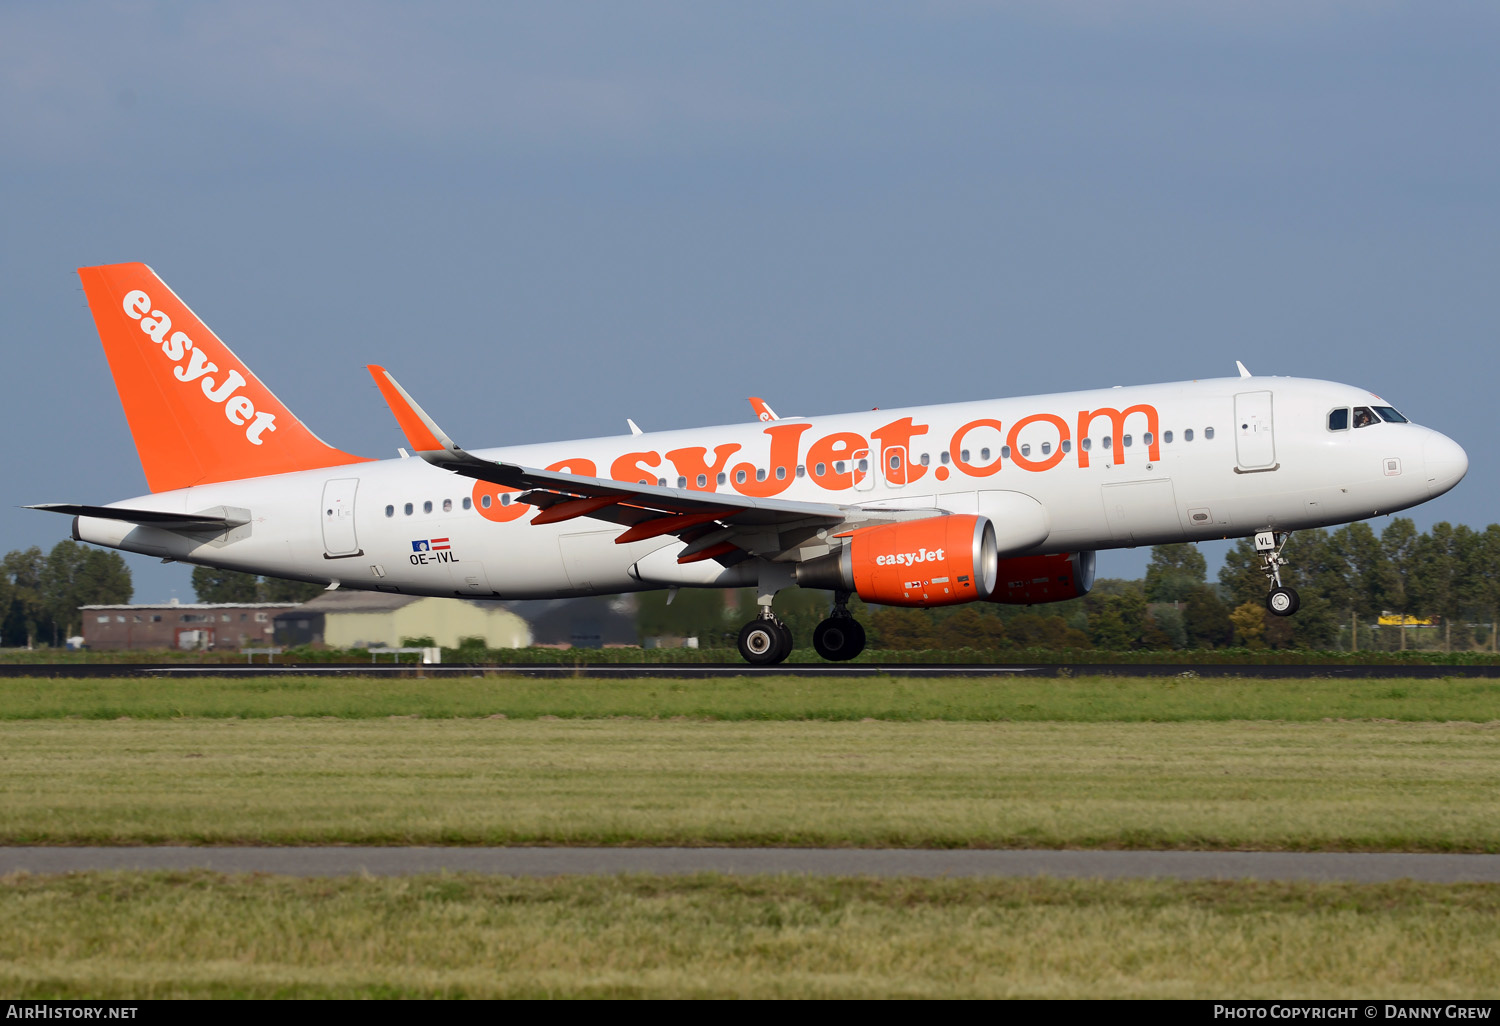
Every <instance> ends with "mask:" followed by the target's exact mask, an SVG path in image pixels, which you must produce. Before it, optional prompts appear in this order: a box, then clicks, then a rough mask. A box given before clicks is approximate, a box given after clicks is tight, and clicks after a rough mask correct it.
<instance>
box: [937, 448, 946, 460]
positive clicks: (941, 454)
mask: <svg viewBox="0 0 1500 1026" xmlns="http://www.w3.org/2000/svg"><path fill="white" fill-rule="evenodd" d="M938 459H939V460H940V461H942V462H943V463H945V464H946V463H947V462H948V450H947V449H944V450H943V451H942V452H940V453H938Z"/></svg>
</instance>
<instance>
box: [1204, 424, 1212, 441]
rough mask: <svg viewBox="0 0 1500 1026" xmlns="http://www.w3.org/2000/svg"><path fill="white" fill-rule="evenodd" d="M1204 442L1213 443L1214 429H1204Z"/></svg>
mask: <svg viewBox="0 0 1500 1026" xmlns="http://www.w3.org/2000/svg"><path fill="white" fill-rule="evenodd" d="M1203 440H1204V441H1205V442H1212V441H1213V440H1214V429H1213V428H1211V427H1206V428H1204V429H1203Z"/></svg>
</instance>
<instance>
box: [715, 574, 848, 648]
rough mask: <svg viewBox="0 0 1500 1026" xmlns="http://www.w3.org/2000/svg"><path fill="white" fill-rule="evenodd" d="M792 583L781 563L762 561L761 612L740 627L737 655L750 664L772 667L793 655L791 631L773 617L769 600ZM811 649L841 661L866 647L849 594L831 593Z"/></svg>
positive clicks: (759, 603) (758, 598)
mask: <svg viewBox="0 0 1500 1026" xmlns="http://www.w3.org/2000/svg"><path fill="white" fill-rule="evenodd" d="M792 583H793V578H792V576H791V573H790V571H789V570H788V569H787V568H786V567H785V566H784V565H778V564H774V563H769V562H767V563H763V564H762V567H761V573H760V585H759V587H758V588H757V589H756V590H757V595H756V604H757V605H759V606H760V615H759V616H757V617H756V618H755V619H754V620H751V621H750V622H749V623H747V624H745V626H743V627H741V628H740V636H739V649H740V655H741V656H742V657H743V658H744V660H745V662H747V663H749V664H750V665H751V666H775V665H776V664H777V663H779V662H781V661H782V660H783V659H785V658H786V657H787V656H789V655H791V654H792V632H791V629H790V628H789V627H787V625H786V624H784V623H782V622H781V621H780V620H778V619H777V618H776V614H775V613H774V612H773V611H772V609H771V603H772V601H773V600H774V599H775V598H776V592H778V591H780V590H781V589H782V588H785V587H789V586H791V584H792ZM813 648H815V649H817V651H818V655H820V656H822V657H823V658H824V659H831V660H833V661H835V662H842V661H844V660H846V659H853V658H854V657H855V656H857V655H859V654H860V653H861V652H863V651H864V650H865V629H864V628H863V627H861V626H860V625H859V621H858V620H856V619H854V617H853V616H852V615H850V613H849V593H848V592H847V591H835V592H834V593H833V611H832V612H831V613H829V614H828V619H826V620H824V621H823V622H822V623H820V624H818V626H817V628H816V629H815V630H814V631H813Z"/></svg>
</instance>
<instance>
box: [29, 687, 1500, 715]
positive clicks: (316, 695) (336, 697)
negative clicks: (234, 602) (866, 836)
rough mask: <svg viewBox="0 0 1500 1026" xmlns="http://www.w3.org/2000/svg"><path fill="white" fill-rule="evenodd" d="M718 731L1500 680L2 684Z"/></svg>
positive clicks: (106, 694) (1470, 695)
mask: <svg viewBox="0 0 1500 1026" xmlns="http://www.w3.org/2000/svg"><path fill="white" fill-rule="evenodd" d="M495 714H504V715H506V716H508V717H510V718H512V719H535V718H536V717H538V716H557V717H561V718H565V719H572V718H589V717H612V716H634V717H643V718H647V719H651V718H661V719H667V718H670V717H673V716H687V717H692V718H703V719H719V720H807V719H814V720H861V719H866V718H869V719H878V720H897V721H908V720H954V721H995V720H1029V721H1045V720H1055V721H1060V722H1084V723H1103V722H1127V723H1128V722H1138V721H1160V722H1171V721H1185V720H1288V721H1318V720H1323V719H1328V718H1333V719H1391V720H1407V721H1443V720H1465V721H1470V722H1477V723H1485V722H1490V721H1495V720H1500V680H1482V679H1466V678H1450V679H1442V678H1440V679H1435V680H1417V679H1385V680H1358V679H1348V678H1343V677H1339V678H1320V679H1311V680H1283V679H1277V680H1263V679H1254V678H1227V679H1226V678H1214V679H1202V678H1188V677H1168V678H1154V677H1153V678H1143V677H1076V678H1057V679H1040V678H1034V677H957V678H936V679H919V678H910V677H880V678H876V679H873V680H861V679H838V678H829V679H821V680H818V679H806V678H798V677H757V678H751V677H728V678H722V679H711V680H665V679H651V678H646V679H641V680H589V679H579V680H531V679H527V678H524V677H506V676H484V677H469V678H465V677H437V678H427V679H414V678H404V679H391V678H384V677H379V678H374V677H251V678H228V679H225V678H214V677H196V678H180V677H163V678H140V679H136V678H104V679H78V680H70V679H67V678H15V679H3V680H0V721H3V720H33V719H63V718H67V719H106V720H109V719H115V718H117V717H120V716H130V717H132V718H134V719H175V718H180V717H215V718H217V717H228V716H237V717H241V718H244V719H257V718H264V717H274V716H312V717H323V716H333V717H338V718H340V719H370V718H380V717H385V716H424V717H434V718H447V717H455V716H457V717H482V716H491V715H495Z"/></svg>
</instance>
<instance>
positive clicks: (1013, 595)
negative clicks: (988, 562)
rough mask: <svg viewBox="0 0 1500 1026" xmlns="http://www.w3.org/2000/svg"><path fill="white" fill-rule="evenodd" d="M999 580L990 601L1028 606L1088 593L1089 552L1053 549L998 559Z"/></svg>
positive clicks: (1091, 568) (1090, 577) (1090, 578)
mask: <svg viewBox="0 0 1500 1026" xmlns="http://www.w3.org/2000/svg"><path fill="white" fill-rule="evenodd" d="M999 574H1000V579H999V583H998V584H997V585H996V586H995V588H994V589H993V591H991V593H990V596H989V601H991V602H1004V603H1006V604H1007V605H1015V606H1030V605H1035V604H1037V603H1039V602H1062V601H1063V600H1065V599H1071V598H1078V597H1079V596H1080V595H1087V594H1088V591H1089V589H1090V588H1092V587H1093V586H1094V554H1093V553H1092V552H1054V553H1052V554H1050V555H1046V556H1016V557H1015V558H1014V559H1002V560H1000V571H999Z"/></svg>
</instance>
